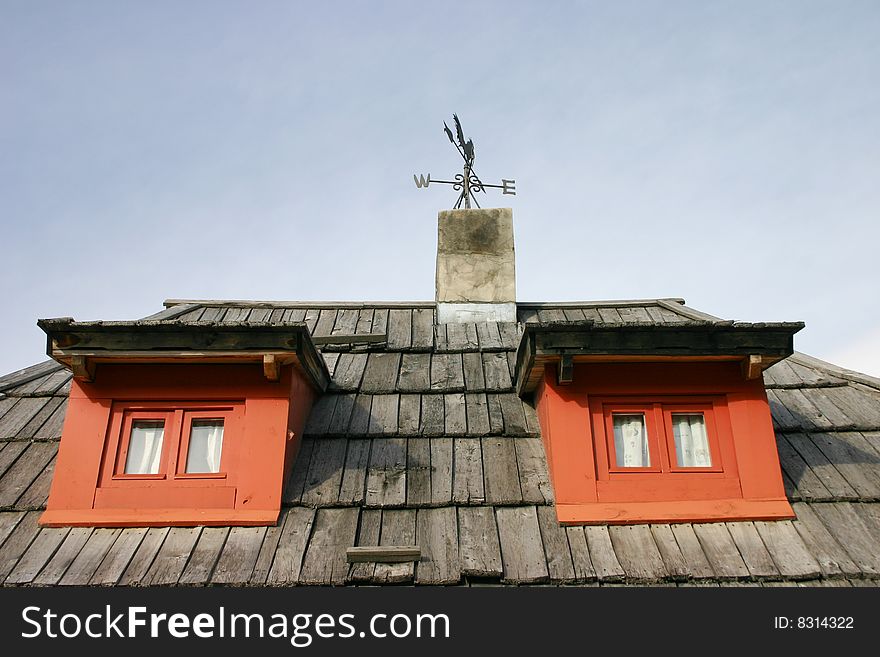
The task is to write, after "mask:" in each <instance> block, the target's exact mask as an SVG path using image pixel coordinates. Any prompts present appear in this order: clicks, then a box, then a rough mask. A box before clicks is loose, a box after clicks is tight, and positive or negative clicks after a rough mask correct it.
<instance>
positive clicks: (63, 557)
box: [33, 527, 92, 586]
mask: <svg viewBox="0 0 880 657" xmlns="http://www.w3.org/2000/svg"><path fill="white" fill-rule="evenodd" d="M91 534H92V528H91V527H73V528H72V529H71V530H70V531H69V532H68V533H67V536H66V537H65V538H64V542H63V543H62V544H61V546H60V547H59V548H58V550H57V551H56V552H55V554H53V555H52V558H51V559H50V560H49V563H47V564H46V566H45V567H44V568H43V570H41V571H40V574H39V575H37V576H36V577H35V578H34V580H33V583H34V584H35V585H37V586H54V585H55V584H57V583H58V580H60V579H61V577H62V576H63V575H64V573H65V572H66V571H67V569H68V568H69V567H70V564H72V563H73V561H74V559H76V557H77V555H78V554H79V553H80V551H81V550H82V549H83V546H84V545H85V544H86V541H88V540H89V536H91Z"/></svg>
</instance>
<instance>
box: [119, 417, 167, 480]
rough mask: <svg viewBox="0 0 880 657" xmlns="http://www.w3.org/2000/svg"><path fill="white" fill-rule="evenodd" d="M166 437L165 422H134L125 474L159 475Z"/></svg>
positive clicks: (126, 458)
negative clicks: (163, 440)
mask: <svg viewBox="0 0 880 657" xmlns="http://www.w3.org/2000/svg"><path fill="white" fill-rule="evenodd" d="M164 436H165V423H164V422H156V421H153V420H150V421H139V420H135V421H134V422H132V423H131V437H130V438H129V440H128V454H127V456H126V457H125V474H158V472H159V461H160V460H161V459H162V439H163V438H164Z"/></svg>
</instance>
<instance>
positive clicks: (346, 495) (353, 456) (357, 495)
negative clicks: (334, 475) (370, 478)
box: [339, 440, 372, 504]
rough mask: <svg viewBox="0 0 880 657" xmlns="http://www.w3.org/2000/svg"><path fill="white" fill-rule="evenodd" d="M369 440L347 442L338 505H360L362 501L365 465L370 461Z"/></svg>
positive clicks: (365, 475) (365, 477)
mask: <svg viewBox="0 0 880 657" xmlns="http://www.w3.org/2000/svg"><path fill="white" fill-rule="evenodd" d="M371 445H372V441H370V440H349V441H348V451H347V453H346V455H345V467H344V469H343V471H342V482H341V484H340V486H339V503H340V504H361V503H363V501H364V485H365V482H366V479H367V464H368V463H369V461H370V447H371Z"/></svg>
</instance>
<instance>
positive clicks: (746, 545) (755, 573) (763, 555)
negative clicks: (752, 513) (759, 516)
mask: <svg viewBox="0 0 880 657" xmlns="http://www.w3.org/2000/svg"><path fill="white" fill-rule="evenodd" d="M726 524H727V531H729V532H730V535H731V537H732V538H733V542H734V543H736V547H737V548H739V553H740V556H741V557H742V559H743V562H745V564H746V568H748V569H749V573H751V575H752V577H761V578H765V577H776V576H778V575H779V570H778V569H777V568H776V566H775V564H774V563H773V558H772V557H771V556H770V553H769V552H767V548H766V547H765V545H764V542H763V541H762V540H761V537H760V536H759V535H758V532H757V530H756V529H755V525H754V523H751V522H728V523H726Z"/></svg>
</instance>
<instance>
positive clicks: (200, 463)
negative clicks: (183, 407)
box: [186, 420, 223, 473]
mask: <svg viewBox="0 0 880 657" xmlns="http://www.w3.org/2000/svg"><path fill="white" fill-rule="evenodd" d="M222 451H223V420H193V421H192V429H191V430H190V434H189V447H188V448H187V452H186V471H187V473H199V472H220V455H221V452H222Z"/></svg>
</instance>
